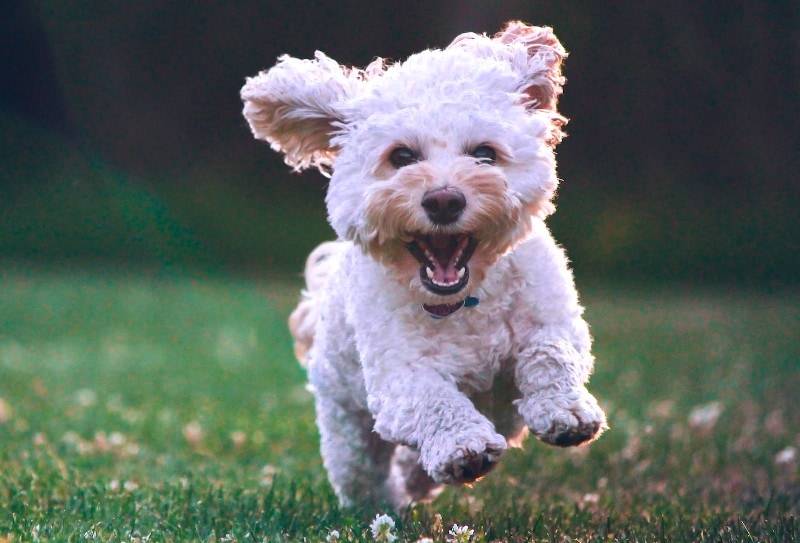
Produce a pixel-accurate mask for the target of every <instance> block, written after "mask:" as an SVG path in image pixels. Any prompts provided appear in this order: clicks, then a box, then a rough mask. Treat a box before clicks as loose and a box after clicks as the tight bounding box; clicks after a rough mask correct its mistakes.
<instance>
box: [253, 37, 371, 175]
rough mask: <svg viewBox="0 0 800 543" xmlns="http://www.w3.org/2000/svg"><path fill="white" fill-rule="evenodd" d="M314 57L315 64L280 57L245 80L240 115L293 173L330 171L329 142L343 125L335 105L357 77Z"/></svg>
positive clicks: (352, 89)
mask: <svg viewBox="0 0 800 543" xmlns="http://www.w3.org/2000/svg"><path fill="white" fill-rule="evenodd" d="M354 72H355V71H352V70H349V69H347V68H344V67H342V66H339V64H338V63H337V62H336V61H334V60H332V59H331V58H329V57H327V56H325V54H323V53H321V52H319V51H317V53H316V55H315V58H314V59H313V60H301V59H297V58H293V57H290V56H288V55H284V56H282V57H281V58H280V59H279V62H278V64H276V65H275V66H274V67H273V68H271V69H270V70H267V71H264V72H261V73H259V74H258V75H257V76H255V77H249V78H247V82H246V83H245V85H244V87H242V92H241V97H242V101H243V102H244V110H243V112H242V113H243V114H244V116H245V118H246V119H247V122H248V123H249V124H250V129H251V130H252V132H253V135H254V136H255V137H256V138H257V139H262V140H266V141H268V142H269V143H270V144H271V145H272V148H273V149H275V150H276V151H279V152H282V153H284V155H285V160H286V163H287V164H288V165H290V166H293V167H294V168H295V170H301V169H303V168H308V167H309V166H316V167H319V168H324V167H325V166H329V165H330V164H331V162H332V161H333V158H334V157H335V156H336V152H337V149H336V148H335V147H334V146H333V145H332V144H331V136H332V134H333V133H335V132H336V131H337V129H339V128H341V125H342V124H343V123H344V118H343V116H342V114H341V113H340V112H339V110H338V109H337V104H338V103H339V102H341V101H342V100H343V99H346V98H347V97H349V96H352V95H353V94H354V93H355V92H356V87H357V86H358V85H359V82H360V81H359V76H358V74H357V73H354Z"/></svg>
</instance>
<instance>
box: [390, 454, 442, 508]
mask: <svg viewBox="0 0 800 543" xmlns="http://www.w3.org/2000/svg"><path fill="white" fill-rule="evenodd" d="M388 484H389V490H390V492H391V495H392V503H393V504H394V506H395V508H396V509H403V508H405V507H407V506H408V505H410V504H412V503H416V502H427V501H431V500H433V499H434V498H436V496H438V495H439V493H440V492H441V491H442V488H444V485H442V484H439V483H437V482H436V481H434V480H433V479H432V478H431V476H430V475H428V474H427V473H426V472H425V469H424V468H423V467H422V465H421V464H420V463H419V451H417V450H416V449H412V448H411V447H407V446H405V445H398V446H397V448H396V449H395V450H394V455H393V456H392V466H391V472H390V475H389V480H388Z"/></svg>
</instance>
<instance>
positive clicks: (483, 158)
mask: <svg viewBox="0 0 800 543" xmlns="http://www.w3.org/2000/svg"><path fill="white" fill-rule="evenodd" d="M469 155H470V156H472V157H475V158H477V159H478V161H479V162H482V163H484V164H494V161H495V160H497V153H496V152H495V150H494V149H492V148H491V147H489V146H488V145H479V146H477V147H476V148H475V149H473V150H472V151H470V153H469Z"/></svg>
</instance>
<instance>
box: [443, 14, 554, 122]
mask: <svg viewBox="0 0 800 543" xmlns="http://www.w3.org/2000/svg"><path fill="white" fill-rule="evenodd" d="M448 48H458V49H462V50H465V51H469V52H471V53H472V54H474V55H476V56H478V57H482V58H490V59H495V60H501V61H505V62H508V63H509V64H510V66H511V69H512V70H513V71H514V72H515V73H516V74H517V75H518V76H519V87H518V88H517V89H514V90H515V91H516V92H519V93H521V94H522V95H523V101H524V104H525V107H527V108H528V109H537V110H551V111H553V112H555V111H556V104H557V102H558V95H560V94H561V90H562V87H563V85H564V82H565V79H564V78H563V77H562V76H561V61H562V60H563V59H564V58H565V57H566V56H567V52H566V51H565V50H564V48H563V47H562V46H561V43H560V42H559V41H558V38H556V36H555V34H553V29H552V28H550V27H547V26H542V27H539V26H528V25H526V24H525V23H521V22H519V21H511V22H509V23H507V24H506V26H505V28H503V30H501V31H500V32H498V33H497V34H496V35H495V36H494V38H492V39H489V38H487V37H486V36H483V35H479V34H474V33H467V34H462V35H460V36H458V37H457V38H456V39H455V40H453V43H451V44H450V45H449V47H448Z"/></svg>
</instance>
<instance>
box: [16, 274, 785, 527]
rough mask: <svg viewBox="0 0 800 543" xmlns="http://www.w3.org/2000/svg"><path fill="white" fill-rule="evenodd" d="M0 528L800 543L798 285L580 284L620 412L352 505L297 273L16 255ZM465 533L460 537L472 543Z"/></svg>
mask: <svg viewBox="0 0 800 543" xmlns="http://www.w3.org/2000/svg"><path fill="white" fill-rule="evenodd" d="M0 279H2V280H1V281H0V542H2V543H7V542H11V541H14V542H16V541H74V542H78V541H81V542H83V541H126V542H127V541H131V542H135V541H141V542H144V541H152V542H156V541H203V542H217V541H219V542H222V541H238V542H248V541H257V542H261V541H276V542H278V541H281V542H282V541H304V540H305V541H325V538H326V536H328V535H329V534H330V533H331V531H332V530H336V531H338V532H339V534H340V540H341V541H372V540H373V538H372V535H371V533H370V529H369V525H370V521H371V520H373V519H374V518H375V516H376V515H377V514H379V513H390V514H392V516H393V518H394V520H395V521H396V526H395V528H394V531H393V533H395V534H396V535H397V536H399V537H400V539H401V540H403V541H416V540H418V539H420V538H422V537H430V538H432V539H433V540H435V541H437V542H439V541H445V540H448V539H450V540H454V539H456V538H455V537H454V536H452V535H449V531H450V529H451V527H452V526H453V525H454V524H458V525H460V526H464V525H467V526H469V527H470V528H471V529H473V530H474V533H473V535H472V536H471V540H472V541H474V542H481V541H514V542H517V541H548V542H551V541H552V542H562V541H581V542H586V541H597V542H601V541H602V542H606V541H641V542H644V541H648V542H649V541H730V542H734V541H735V542H741V541H746V542H749V541H771V542H783V541H795V540H797V539H798V538H799V536H800V520H798V513H800V471H799V470H798V463H800V459H799V458H798V456H799V453H798V449H800V410H799V409H798V405H800V404H798V397H797V394H798V391H800V371H799V370H798V368H800V338H798V334H800V303H799V302H800V297H799V296H798V294H797V292H793V291H786V292H782V293H779V294H769V295H768V294H763V293H758V292H748V293H742V292H736V293H725V292H716V291H713V290H687V289H681V288H666V287H665V288H662V289H660V290H644V289H640V290H637V289H632V288H627V289H626V288H621V289H611V288H606V289H584V290H585V291H584V302H585V304H586V305H587V307H588V310H587V318H588V320H589V321H590V323H591V324H592V327H593V332H594V335H595V339H596V355H597V358H598V365H597V369H596V373H595V375H594V377H593V381H592V389H593V390H594V391H595V392H596V393H597V395H598V396H599V397H600V398H601V401H602V403H603V404H604V405H605V407H606V408H607V410H608V411H609V414H610V419H611V426H612V429H611V430H610V431H609V432H608V433H607V434H606V435H605V436H604V437H603V438H602V439H601V440H599V441H598V442H597V443H595V444H593V445H592V446H591V447H588V448H580V449H572V450H558V449H552V448H548V447H545V446H544V445H542V444H540V443H538V442H535V441H533V440H529V441H528V442H527V443H526V446H525V449H524V450H521V451H511V452H510V453H508V454H507V455H506V458H505V459H504V461H503V463H502V465H501V467H500V468H498V470H496V471H495V472H494V473H492V474H491V475H490V476H489V477H487V478H486V479H485V480H484V481H481V482H480V483H478V484H477V485H475V486H474V487H473V488H471V489H470V488H459V489H449V490H448V491H447V492H445V493H444V494H443V495H442V496H441V497H440V498H439V499H438V500H437V501H435V502H434V503H433V504H431V505H429V506H423V507H418V508H415V509H413V510H411V511H408V512H407V514H406V515H404V516H398V515H396V514H394V513H391V512H390V511H388V509H387V510H382V511H374V510H358V509H356V510H340V509H339V508H338V506H337V505H336V501H335V498H334V496H333V495H332V492H331V490H330V488H329V486H328V484H327V481H326V479H325V474H324V471H323V469H322V466H321V462H320V459H319V453H318V445H317V439H318V436H317V433H316V428H315V425H314V420H313V400H312V398H311V396H310V394H309V393H308V392H307V391H306V390H305V388H304V375H303V372H302V370H301V369H300V368H299V366H298V365H297V364H296V362H295V361H294V360H293V358H292V350H291V344H290V339H289V336H288V333H287V331H286V329H285V325H284V323H285V317H286V315H287V314H288V311H289V310H290V309H291V304H292V303H293V302H294V300H295V298H296V296H297V292H298V290H299V285H298V284H297V283H294V282H285V281H278V280H271V281H270V280H264V281H255V280H244V279H225V278H219V277H216V278H208V277H189V276H178V277H153V276H150V277H148V276H146V275H143V274H139V275H136V274H129V275H126V274H119V273H111V272H107V273H103V272H75V271H72V272H70V273H61V274H56V273H52V272H47V271H42V270H29V269H25V268H22V267H6V268H5V271H3V272H0ZM465 537H466V536H461V538H462V540H464V538H465Z"/></svg>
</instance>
